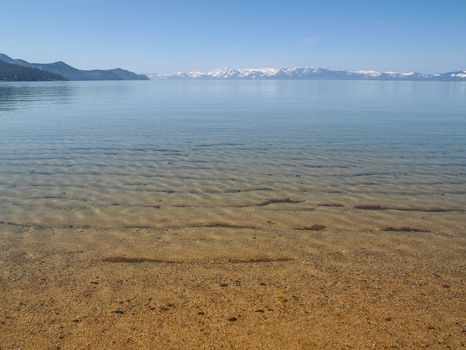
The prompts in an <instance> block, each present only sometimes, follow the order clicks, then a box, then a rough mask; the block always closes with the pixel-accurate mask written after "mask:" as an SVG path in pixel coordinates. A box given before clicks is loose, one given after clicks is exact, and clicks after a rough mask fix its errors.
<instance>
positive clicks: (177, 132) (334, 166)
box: [0, 81, 466, 231]
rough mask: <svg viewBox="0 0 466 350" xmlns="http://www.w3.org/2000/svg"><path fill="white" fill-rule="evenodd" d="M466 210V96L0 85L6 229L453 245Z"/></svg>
mask: <svg viewBox="0 0 466 350" xmlns="http://www.w3.org/2000/svg"><path fill="white" fill-rule="evenodd" d="M268 200H278V202H279V203H270V202H267V201H268ZM329 205H330V206H329ZM361 205H362V206H367V205H372V206H374V205H378V206H379V207H378V208H376V209H377V210H367V208H366V209H361V208H359V209H358V206H361ZM355 207H356V208H355ZM381 209H382V210H381ZM464 210H466V84H464V83H435V82H428V83H416V82H364V81H361V82H346V81H225V82H222V81H218V82H217V81H188V82H186V81H178V82H177V81H166V82H163V81H161V82H65V83H63V82H60V83H55V82H54V83H0V222H4V223H15V224H21V225H57V226H59V225H77V226H98V227H109V226H112V227H114V226H117V227H129V226H141V227H145V226H151V227H152V226H154V227H176V226H180V227H181V226H188V227H189V226H190V225H192V226H196V225H207V226H209V225H217V224H219V225H220V224H228V225H235V226H261V227H265V228H267V227H283V228H293V227H296V226H297V225H298V226H303V225H308V224H309V225H310V224H315V223H324V224H325V226H327V227H328V228H329V229H332V228H334V229H342V228H345V229H351V228H352V227H354V228H357V229H361V228H367V229H371V228H380V227H384V226H387V225H391V226H396V225H398V226H399V225H400V224H405V225H415V226H416V227H418V226H422V227H429V228H430V227H435V229H436V230H440V231H441V230H445V231H448V230H463V229H464V228H465V218H464V217H465V216H466V214H465V212H464Z"/></svg>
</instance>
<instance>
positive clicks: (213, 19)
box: [0, 0, 466, 73]
mask: <svg viewBox="0 0 466 350" xmlns="http://www.w3.org/2000/svg"><path fill="white" fill-rule="evenodd" d="M0 12H1V13H0V52H3V53H6V54H8V55H10V56H12V57H14V58H24V59H26V60H29V61H35V62H51V61H57V60H63V61H66V62H67V63H70V64H72V65H74V66H77V67H79V68H110V67H117V66H118V67H123V68H128V69H132V70H134V71H137V72H145V73H152V72H172V71H179V70H207V69H211V68H215V67H232V68H240V67H270V66H278V67H293V66H315V67H325V68H331V69H335V68H341V69H351V70H358V69H375V70H384V71H391V70H393V71H418V72H423V73H433V72H443V71H449V70H458V69H466V0H325V1H324V0H319V1H318V0H216V1H214V0H192V1H188V0H160V1H158V0H11V1H7V0H1V5H0Z"/></svg>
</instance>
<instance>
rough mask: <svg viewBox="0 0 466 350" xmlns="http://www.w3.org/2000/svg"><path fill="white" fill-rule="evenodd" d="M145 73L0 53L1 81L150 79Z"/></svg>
mask: <svg viewBox="0 0 466 350" xmlns="http://www.w3.org/2000/svg"><path fill="white" fill-rule="evenodd" d="M148 79H149V78H148V77H147V76H145V75H140V74H136V73H133V72H130V71H128V70H124V69H120V68H116V69H109V70H102V69H95V70H81V69H77V68H74V67H72V66H70V65H68V64H66V63H65V62H61V61H60V62H54V63H45V64H44V63H30V62H27V61H24V60H21V59H13V58H11V57H9V56H7V55H5V54H0V81H44V80H45V81H47V80H49V81H50V80H148Z"/></svg>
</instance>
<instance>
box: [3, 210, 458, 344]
mask: <svg viewBox="0 0 466 350" xmlns="http://www.w3.org/2000/svg"><path fill="white" fill-rule="evenodd" d="M276 205H281V204H276ZM433 215H437V216H442V215H448V213H447V214H445V213H436V214H433ZM458 218H459V220H461V217H460V216H459V217H458ZM398 222H402V221H398ZM241 225H243V226H245V227H244V228H243V227H241ZM249 225H251V223H250V222H247V224H244V222H243V223H241V222H237V223H236V226H238V227H235V226H234V225H233V224H231V223H230V224H228V225H227V224H221V223H210V224H208V223H206V224H204V225H203V226H202V227H195V226H196V225H192V226H193V227H184V228H183V227H182V228H176V227H164V228H162V227H160V228H150V227H139V228H136V227H133V228H125V229H121V228H104V227H101V228H98V227H86V226H72V227H61V226H47V225H39V226H37V225H36V226H31V225H18V224H16V225H14V224H12V223H9V224H8V223H3V224H1V225H0V247H1V250H0V277H1V278H0V281H1V284H0V288H1V295H2V298H0V310H2V311H1V313H0V348H1V349H19V348H20V349H192V348H200V349H220V348H225V349H254V348H257V349H313V348H315V349H320V348H325V349H363V348H364V349H384V348H387V349H388V348H390V349H395V348H398V349H417V348H430V349H461V348H463V347H464V346H465V343H466V308H465V300H466V284H465V279H466V272H465V271H466V266H465V265H466V261H465V256H466V236H465V234H464V232H458V231H454V230H450V229H449V228H448V227H445V226H442V227H441V226H434V227H429V231H432V232H404V231H403V230H408V229H409V227H385V228H384V227H382V228H381V229H372V230H367V229H358V228H357V227H348V228H347V229H346V230H342V229H334V228H332V227H327V226H326V225H322V224H321V225H320V226H316V224H314V225H311V224H310V223H306V222H298V223H297V228H298V229H292V228H284V227H280V226H279V225H276V224H273V223H271V224H269V226H267V227H255V228H247V227H246V226H249ZM198 226H201V225H198ZM256 226H258V225H256ZM313 226H314V228H313ZM412 229H414V228H412Z"/></svg>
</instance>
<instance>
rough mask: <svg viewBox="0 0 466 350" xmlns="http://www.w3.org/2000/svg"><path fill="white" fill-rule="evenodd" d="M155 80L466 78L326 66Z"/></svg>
mask: <svg viewBox="0 0 466 350" xmlns="http://www.w3.org/2000/svg"><path fill="white" fill-rule="evenodd" d="M148 77H149V78H151V79H154V80H180V79H204V80H207V79H209V80H212V79H217V80H394V81H466V70H464V71H455V72H447V73H439V74H421V73H413V72H410V73H396V72H377V71H371V70H368V71H356V72H353V71H347V70H330V69H323V68H313V67H305V68H246V69H229V68H219V69H214V70H211V71H208V72H177V73H171V74H157V73H156V74H148Z"/></svg>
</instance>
